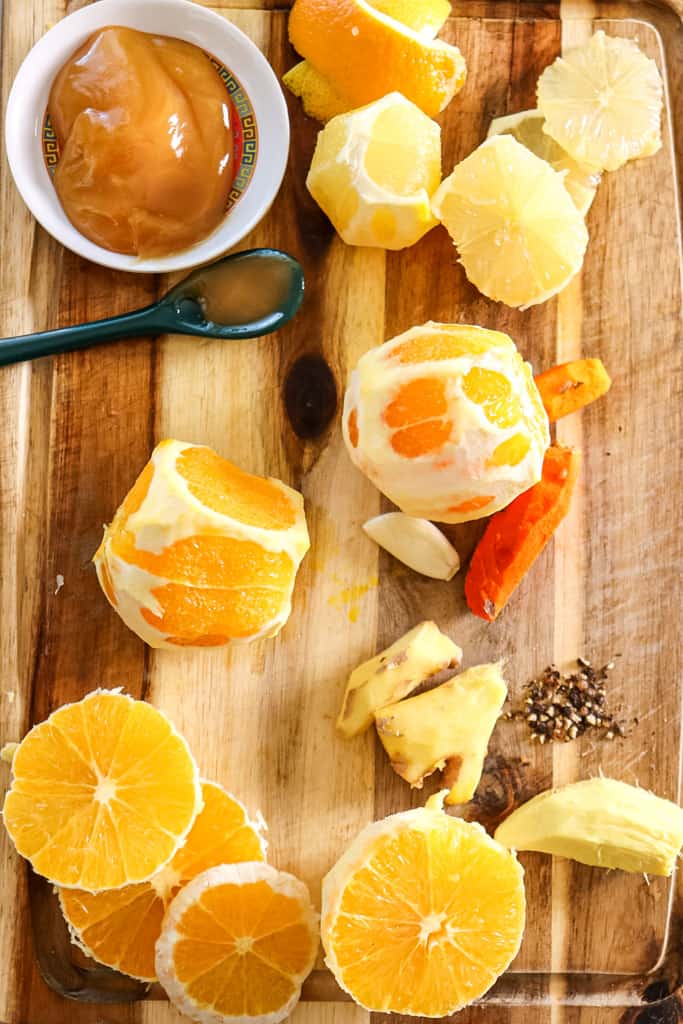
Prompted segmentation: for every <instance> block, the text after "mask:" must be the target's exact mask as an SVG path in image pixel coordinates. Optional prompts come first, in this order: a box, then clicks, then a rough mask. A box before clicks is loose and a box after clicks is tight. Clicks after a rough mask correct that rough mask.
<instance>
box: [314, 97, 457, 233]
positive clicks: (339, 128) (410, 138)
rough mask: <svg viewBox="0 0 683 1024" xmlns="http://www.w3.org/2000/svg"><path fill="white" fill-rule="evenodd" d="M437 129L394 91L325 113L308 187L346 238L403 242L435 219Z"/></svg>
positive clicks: (438, 158)
mask: <svg viewBox="0 0 683 1024" xmlns="http://www.w3.org/2000/svg"><path fill="white" fill-rule="evenodd" d="M440 178H441V129H440V128H439V126H438V124H436V122H435V121H432V120H431V119H430V118H429V117H427V115H426V114H423V113H422V111H421V110H420V109H419V108H418V107H416V106H415V104H414V103H411V102H410V101H409V100H407V99H406V98H405V97H404V96H401V94H400V93H397V92H394V93H390V94H389V95H388V96H384V97H383V98H382V99H381V100H376V101H375V102H374V103H370V104H369V105H368V106H366V107H361V108H359V109H358V110H354V111H352V112H351V113H349V114H340V115H339V116H338V117H334V118H332V120H331V121H330V122H329V124H327V125H326V127H325V128H323V130H322V131H321V132H320V134H319V135H318V142H317V145H316V147H315V153H314V154H313V161H312V163H311V168H310V171H309V172H308V177H307V179H306V185H307V186H308V190H309V192H310V193H311V195H312V196H313V198H314V199H315V201H316V202H317V203H318V204H319V206H321V207H322V209H323V210H324V211H325V213H326V214H327V216H328V217H329V218H330V220H331V221H332V223H333V224H334V226H335V228H336V229H337V231H338V233H339V234H340V236H341V237H342V238H343V240H344V241H345V242H346V243H347V244H348V245H368V246H376V247H379V248H382V249H403V248H405V247H406V246H408V245H412V244H413V243H414V242H417V241H418V239H420V238H422V236H423V235H424V234H425V233H426V232H427V231H429V229H430V228H432V227H434V225H435V224H436V220H435V218H434V216H433V214H432V211H431V207H430V197H431V196H432V194H433V193H434V192H435V190H436V188H437V186H438V184H439V180H440Z"/></svg>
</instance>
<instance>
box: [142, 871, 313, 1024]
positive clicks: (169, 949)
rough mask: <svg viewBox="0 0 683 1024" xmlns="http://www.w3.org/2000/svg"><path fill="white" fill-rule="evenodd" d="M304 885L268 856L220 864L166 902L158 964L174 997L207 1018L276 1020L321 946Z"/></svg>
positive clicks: (229, 1022) (232, 1022)
mask: <svg viewBox="0 0 683 1024" xmlns="http://www.w3.org/2000/svg"><path fill="white" fill-rule="evenodd" d="M317 924H318V917H317V914H316V913H315V911H314V910H313V907H312V905H311V899H310V896H309V893H308V889H307V888H306V886H305V885H304V884H303V882H300V881H299V879H298V878H294V876H293V875H288V874H286V873H285V872H284V871H276V869H275V868H272V867H270V866H269V865H268V864H258V863H246V864H224V865H221V866H220V867H215V868H209V870H208V871H204V872H203V873H202V874H201V875H197V877H196V878H194V879H193V880H192V881H191V882H190V883H189V884H188V885H186V886H185V888H184V889H181V891H180V892H179V893H178V895H177V896H176V897H175V899H174V900H173V902H172V903H171V905H170V907H169V909H168V912H167V914H166V917H165V919H164V926H163V930H162V932H161V935H160V937H159V939H158V941H157V945H156V970H157V974H158V976H159V980H160V981H161V984H162V985H163V987H164V989H165V990H166V992H167V994H168V997H169V999H170V1000H171V1002H172V1003H173V1004H174V1005H175V1006H176V1007H177V1008H178V1009H179V1010H180V1012H181V1013H186V1014H187V1015H188V1016H189V1017H192V1018H193V1019H194V1020H197V1021H202V1022H205V1024H219V1022H225V1024H238V1022H242V1021H243V1022H244V1024H249V1022H254V1024H257V1022H258V1024H277V1022H278V1021H281V1020H284V1019H285V1017H287V1016H288V1015H289V1014H290V1013H291V1012H292V1010H293V1009H294V1006H295V1005H296V1003H297V1002H298V1001H299V997H300V995H301V985H302V983H303V981H304V979H305V978H306V976H307V975H308V974H309V973H310V971H311V970H312V968H313V964H314V962H315V957H316V954H317V951H318V943H319V939H318V928H317Z"/></svg>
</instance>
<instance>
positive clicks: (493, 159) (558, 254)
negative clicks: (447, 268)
mask: <svg viewBox="0 0 683 1024" xmlns="http://www.w3.org/2000/svg"><path fill="white" fill-rule="evenodd" d="M432 210H433V211H434V214H435V216H436V217H438V218H439V220H440V221H441V222H442V223H443V224H444V225H445V227H446V228H447V230H448V233H449V234H450V236H451V238H452V239H453V241H454V243H455V245H456V246H457V249H458V252H459V254H460V262H461V263H462V265H463V267H464V268H465V273H466V274H467V277H468V278H469V280H470V281H471V282H472V284H474V285H476V287H477V288H478V289H479V291H480V292H483V294H484V295H488V297H489V298H490V299H495V300H496V301H498V302H505V303H507V305H508V306H518V307H521V308H526V307H527V306H534V305H536V304H537V303H539V302H545V301H546V299H549V298H550V297H551V296H552V295H556V294H557V292H559V291H561V290H562V288H564V287H565V285H566V284H567V283H568V282H569V281H570V280H571V279H572V277H574V275H575V274H577V273H578V272H579V270H580V269H581V265H582V263H583V257H584V253H585V251H586V246H587V244H588V231H587V230H586V225H585V224H584V221H583V217H582V216H581V214H580V213H579V211H578V210H577V208H576V206H575V205H574V203H573V201H572V199H571V196H570V195H569V192H568V191H567V189H566V188H565V186H564V182H563V180H562V175H561V174H558V173H557V172H556V171H554V170H553V169H552V167H551V166H550V165H549V164H548V163H546V161H545V160H541V158H540V157H537V156H535V155H534V154H533V153H531V152H530V151H529V150H528V149H526V147H525V146H523V145H521V143H519V142H517V140H516V139H514V138H512V136H511V135H496V136H494V137H493V138H491V139H487V140H486V142H483V143H482V144H481V145H480V146H479V147H478V148H477V149H475V151H474V152H473V153H471V154H470V155H469V156H468V157H466V159H465V160H463V161H462V163H459V164H458V165H457V166H456V167H455V169H454V171H453V173H452V174H451V175H450V176H449V177H448V178H446V179H445V181H443V182H442V183H441V186H440V187H439V189H438V190H437V192H436V194H435V196H434V199H433V200H432Z"/></svg>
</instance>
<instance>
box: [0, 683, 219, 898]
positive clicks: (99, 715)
mask: <svg viewBox="0 0 683 1024" xmlns="http://www.w3.org/2000/svg"><path fill="white" fill-rule="evenodd" d="M12 772H13V778H12V785H11V787H10V789H9V792H8V793H7V796H6V798H5V804H4V808H3V818H4V821H5V827H6V829H7V831H8V833H9V835H10V838H11V839H12V841H13V843H14V845H15V846H16V848H17V851H18V852H19V853H20V854H21V855H22V857H26V859H27V860H29V861H30V862H31V865H32V867H33V869H34V870H35V871H37V872H38V873H39V874H41V875H44V876H45V877H46V878H48V879H49V880H50V881H51V882H53V883H54V884H55V885H60V886H65V887H68V888H80V889H86V890H88V891H89V892H99V891H101V890H105V889H119V888H120V887H122V886H124V885H129V884H131V883H134V882H144V881H147V880H148V879H150V878H151V877H152V875H155V874H156V873H157V872H158V871H159V870H161V868H163V867H164V865H165V864H167V863H168V862H169V861H170V860H171V858H172V857H174V856H175V854H176V853H177V851H178V849H179V848H180V847H181V846H182V844H183V843H184V841H185V838H186V836H187V834H188V832H189V831H190V828H191V827H192V825H193V823H194V820H195V818H196V816H197V813H198V812H199V811H200V810H201V807H202V795H201V787H200V784H199V778H198V773H197V766H196V764H195V762H194V759H193V757H192V755H191V753H190V751H189V749H188V746H187V743H186V742H185V740H184V739H183V737H182V736H180V735H179V733H178V732H176V730H175V729H174V727H173V725H172V724H171V722H169V720H168V719H167V718H166V716H165V715H163V714H162V712H161V711H158V710H157V709H156V708H154V707H152V705H151V704H147V703H145V702H144V701H136V700H133V698H132V697H128V696H127V695H125V694H123V693H121V692H120V691H116V690H95V691H94V692H93V693H90V694H88V696H87V697H84V698H83V700H81V701H79V702H78V703H75V704H66V705H64V706H63V707H61V708H58V709H57V710H56V711H53V713H52V714H51V715H50V717H49V718H48V719H47V720H46V721H45V722H41V723H40V725H36V726H35V727H34V728H33V729H32V730H31V731H30V732H29V733H28V735H27V736H26V737H25V738H24V740H23V741H22V743H21V744H20V745H19V747H18V749H17V751H16V753H15V755H14V759H13V761H12Z"/></svg>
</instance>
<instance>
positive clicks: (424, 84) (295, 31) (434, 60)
mask: <svg viewBox="0 0 683 1024" xmlns="http://www.w3.org/2000/svg"><path fill="white" fill-rule="evenodd" d="M289 38H290V41H291V43H292V46H293V47H294V49H295V50H297V51H298V52H299V53H300V54H301V55H302V57H305V58H306V59H307V60H308V61H309V63H310V64H311V65H312V66H313V67H314V68H315V70H316V71H317V72H318V73H319V74H321V75H323V76H324V77H325V78H326V79H327V81H328V82H329V83H330V84H331V86H332V87H333V89H334V91H335V92H336V93H337V94H339V95H340V96H342V97H344V98H345V99H346V100H347V101H348V103H349V108H353V107H362V106H363V105H364V104H366V103H372V101H373V100H378V99H380V98H381V97H382V96H386V95H387V93H390V92H396V91H398V92H401V93H403V95H404V96H405V97H406V98H407V99H409V100H411V101H412V102H413V103H415V104H416V105H417V106H418V107H419V108H420V109H421V110H423V111H424V113H425V114H427V115H428V116H429V117H436V115H437V114H438V113H439V112H440V111H441V110H443V109H444V107H445V106H446V105H447V104H448V103H449V102H450V100H451V99H452V98H453V96H454V95H455V93H456V92H457V91H458V90H459V89H461V88H462V86H463V85H464V82H465V75H466V67H465V61H464V60H463V57H462V54H461V53H460V50H458V48H457V46H451V45H449V44H448V43H444V42H442V41H441V40H439V39H427V38H424V37H422V36H421V35H419V34H418V33H417V32H415V31H414V30H413V29H412V28H409V27H408V26H407V25H404V24H402V23H401V22H400V21H397V20H396V19H395V18H391V17H388V16H387V15H386V14H384V13H383V12H381V11H379V10H377V9H376V8H375V7H373V6H372V4H370V3H368V2H366V0H296V2H295V4H294V6H293V7H292V10H291V12H290V15H289Z"/></svg>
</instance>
